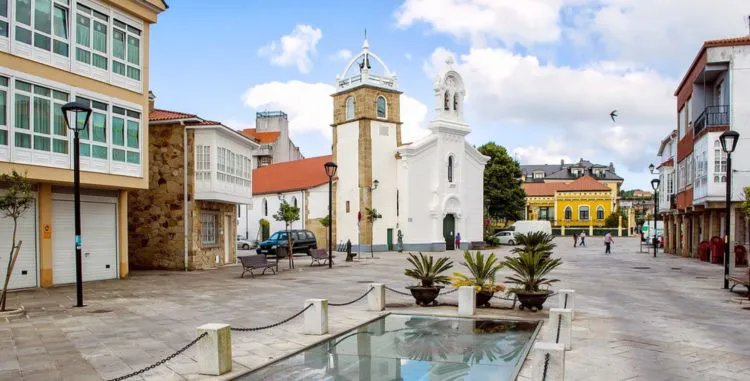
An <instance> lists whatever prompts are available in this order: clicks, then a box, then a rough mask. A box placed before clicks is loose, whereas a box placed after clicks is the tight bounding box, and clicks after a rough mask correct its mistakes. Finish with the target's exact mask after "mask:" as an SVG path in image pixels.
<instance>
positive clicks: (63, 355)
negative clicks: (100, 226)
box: [0, 238, 750, 381]
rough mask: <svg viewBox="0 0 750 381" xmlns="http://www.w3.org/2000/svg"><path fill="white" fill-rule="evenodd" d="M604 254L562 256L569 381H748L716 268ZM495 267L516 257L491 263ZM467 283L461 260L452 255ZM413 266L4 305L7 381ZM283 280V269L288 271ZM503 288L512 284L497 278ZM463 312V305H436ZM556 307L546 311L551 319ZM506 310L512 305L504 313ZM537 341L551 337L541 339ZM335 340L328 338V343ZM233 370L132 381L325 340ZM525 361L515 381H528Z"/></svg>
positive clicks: (140, 279)
mask: <svg viewBox="0 0 750 381" xmlns="http://www.w3.org/2000/svg"><path fill="white" fill-rule="evenodd" d="M616 240H617V246H616V247H615V253H614V254H613V255H611V256H605V255H604V254H603V251H604V250H603V245H598V244H597V239H596V238H593V239H591V240H590V241H589V243H590V247H588V248H573V247H571V245H570V244H569V240H568V239H559V240H557V241H556V242H557V243H558V244H559V245H560V247H559V248H558V249H557V250H556V252H555V253H556V255H559V256H560V257H562V258H563V261H564V264H563V266H561V267H560V268H559V269H558V270H556V271H555V272H554V276H555V277H558V278H560V279H562V281H561V282H560V283H558V284H556V285H555V288H556V289H561V288H572V289H575V290H576V297H577V300H576V307H577V311H576V320H575V321H574V322H573V349H572V350H571V351H569V352H567V353H566V378H567V379H569V380H657V381H658V380H740V379H747V374H748V372H750V340H748V338H750V336H749V334H748V329H749V328H750V327H747V322H748V321H749V320H748V318H750V310H744V309H743V307H747V306H750V303H746V302H743V300H744V299H742V298H741V297H739V296H738V295H737V294H732V293H729V292H728V291H726V290H722V289H721V283H722V278H721V276H722V267H721V266H717V265H711V264H706V263H701V262H697V261H695V260H692V259H687V258H679V257H673V256H663V255H662V254H661V253H660V254H659V256H658V257H657V258H653V257H652V254H651V253H648V254H647V253H639V252H638V251H639V250H638V241H637V239H617V238H616ZM493 251H494V252H495V253H496V254H498V255H499V256H500V257H502V256H504V255H508V254H509V248H507V247H504V248H499V249H495V250H493ZM439 255H449V256H450V257H452V258H453V259H454V261H455V262H456V268H455V270H457V271H463V269H462V266H460V264H459V263H460V262H461V253H459V252H448V253H441V254H439ZM405 257H406V255H405V254H398V253H378V254H377V255H376V259H362V260H358V261H355V262H352V263H347V262H343V261H342V262H338V263H336V265H335V266H334V269H333V270H329V269H328V268H327V267H314V268H313V267H309V266H308V263H309V261H308V260H307V259H306V258H303V257H300V258H298V260H297V268H296V269H295V270H285V271H282V273H281V274H279V275H265V276H257V277H256V278H254V279H253V278H244V279H241V278H239V275H240V273H241V270H240V268H239V267H238V266H227V267H223V268H220V269H217V270H207V271H200V272H190V273H184V272H166V271H146V272H132V273H131V276H130V278H129V279H126V280H114V281H104V282H92V283H87V284H85V285H84V289H85V300H86V304H87V307H85V308H81V309H79V308H72V307H71V306H72V305H73V304H74V303H75V288H74V287H72V286H65V287H55V288H51V289H38V290H29V291H22V292H14V293H11V294H10V299H9V304H10V305H18V304H22V305H24V307H25V308H26V309H27V315H26V316H25V317H23V318H17V319H12V320H10V321H7V322H0V380H45V381H46V380H84V381H85V380H100V379H109V378H114V377H118V376H121V375H123V374H126V373H129V372H132V371H133V370H136V369H140V368H142V367H144V366H147V365H150V364H151V363H153V362H155V361H157V360H159V359H161V358H163V357H164V356H166V355H168V354H170V353H171V352H173V351H174V350H176V349H178V348H180V347H182V346H183V345H185V344H186V343H187V342H189V341H191V340H192V339H193V338H194V337H195V329H196V327H197V326H199V325H201V324H204V323H208V322H215V323H218V322H221V323H228V324H231V325H232V326H233V327H254V326H261V325H265V324H269V323H272V322H276V321H278V320H281V319H283V318H285V317H287V316H290V315H292V314H294V313H295V312H297V311H299V310H300V309H301V308H302V306H303V302H304V300H305V299H307V298H320V297H327V298H329V300H330V301H331V302H335V303H340V302H345V301H349V300H352V299H354V298H356V297H358V296H359V295H361V294H362V293H363V292H364V291H366V289H367V283H369V282H372V281H378V282H382V283H386V284H388V285H389V286H391V287H393V288H396V289H402V290H403V287H404V286H406V285H408V284H410V283H411V280H409V279H407V278H406V277H405V276H403V268H404V266H405V265H406V260H405ZM282 267H286V266H282ZM501 273H502V274H501V275H507V274H508V271H507V270H506V269H503V270H502V271H501ZM441 301H442V302H445V303H449V304H450V303H455V302H456V294H453V295H447V296H444V297H441ZM556 303H557V300H556V298H554V300H550V301H548V303H547V305H546V306H547V307H556ZM387 304H388V311H389V312H402V313H423V314H424V313H427V314H446V315H453V314H455V312H456V308H455V307H449V306H440V307H416V306H415V305H414V304H413V300H412V299H411V297H409V296H401V295H397V294H394V293H392V292H387ZM499 306H501V307H505V308H507V307H510V302H500V303H499ZM365 308H366V302H365V301H360V302H358V303H355V304H353V305H350V306H345V307H331V309H330V311H331V315H330V328H331V335H334V334H337V333H340V332H343V331H346V330H348V329H351V328H352V327H355V326H358V325H360V324H362V323H364V322H366V321H368V320H371V319H373V318H375V317H377V316H378V315H379V313H375V312H368V311H364V309H365ZM478 313H479V314H481V315H483V316H490V317H501V318H520V319H545V318H546V314H547V311H546V309H545V310H544V311H543V312H537V313H530V312H528V311H519V310H517V309H516V310H508V309H499V308H493V309H479V310H478ZM540 336H543V335H540ZM325 337H330V335H328V336H325ZM232 339H233V348H232V350H233V355H234V356H233V361H234V370H233V372H232V373H231V374H228V375H225V376H223V377H215V378H212V377H206V376H201V375H198V374H196V372H197V364H196V362H195V360H194V349H192V348H191V349H189V350H188V351H186V352H185V353H184V354H183V355H180V356H178V357H176V358H175V359H173V360H171V361H169V362H168V363H167V364H166V365H165V366H161V367H159V368H156V369H154V370H151V371H149V372H147V373H145V374H143V375H142V376H137V377H133V378H131V380H219V379H231V377H235V376H237V375H239V374H241V373H243V372H246V371H248V370H250V369H254V368H257V367H259V366H262V365H263V364H265V363H268V362H269V361H273V360H275V359H278V358H280V357H283V356H285V355H288V354H290V353H292V352H294V351H297V350H299V349H301V348H304V347H306V346H308V345H310V344H313V343H315V342H317V341H319V340H322V339H324V337H322V336H307V335H304V334H303V333H302V320H301V319H295V320H293V321H292V322H290V323H289V324H286V325H283V326H280V327H277V328H273V329H270V330H267V331H260V332H242V333H241V332H235V333H234V334H233V338H232ZM530 375H531V369H530V367H529V365H528V361H527V363H526V365H525V366H524V368H523V369H522V372H521V375H520V376H519V379H520V380H529V379H530Z"/></svg>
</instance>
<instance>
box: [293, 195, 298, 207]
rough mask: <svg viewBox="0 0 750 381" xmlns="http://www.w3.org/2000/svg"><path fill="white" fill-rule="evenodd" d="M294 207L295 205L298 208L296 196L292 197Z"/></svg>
mask: <svg viewBox="0 0 750 381" xmlns="http://www.w3.org/2000/svg"><path fill="white" fill-rule="evenodd" d="M292 205H294V207H295V208H296V207H297V197H295V196H292Z"/></svg>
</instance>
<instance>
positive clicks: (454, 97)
mask: <svg viewBox="0 0 750 381" xmlns="http://www.w3.org/2000/svg"><path fill="white" fill-rule="evenodd" d="M453 110H454V111H458V94H453Z"/></svg>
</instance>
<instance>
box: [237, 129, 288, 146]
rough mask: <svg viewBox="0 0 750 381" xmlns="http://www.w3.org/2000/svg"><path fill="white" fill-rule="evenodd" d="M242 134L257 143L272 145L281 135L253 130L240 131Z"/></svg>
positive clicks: (276, 132)
mask: <svg viewBox="0 0 750 381" xmlns="http://www.w3.org/2000/svg"><path fill="white" fill-rule="evenodd" d="M242 134H243V135H245V136H248V137H251V138H253V139H255V140H256V141H257V142H258V143H263V144H267V143H273V142H275V141H276V140H278V139H279V135H281V133H280V132H278V131H271V132H258V131H257V130H256V129H255V128H246V129H244V130H242Z"/></svg>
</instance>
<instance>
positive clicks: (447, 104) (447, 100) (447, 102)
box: [443, 91, 451, 111]
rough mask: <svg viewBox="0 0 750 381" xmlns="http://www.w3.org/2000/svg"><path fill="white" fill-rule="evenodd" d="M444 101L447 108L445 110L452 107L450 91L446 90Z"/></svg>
mask: <svg viewBox="0 0 750 381" xmlns="http://www.w3.org/2000/svg"><path fill="white" fill-rule="evenodd" d="M443 103H444V105H443V106H444V108H445V111H448V110H450V109H451V95H450V94H448V91H446V92H445V96H444V99H443Z"/></svg>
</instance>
